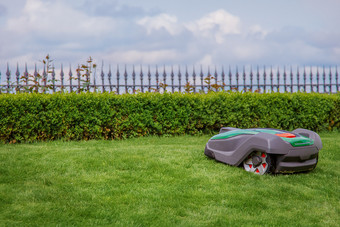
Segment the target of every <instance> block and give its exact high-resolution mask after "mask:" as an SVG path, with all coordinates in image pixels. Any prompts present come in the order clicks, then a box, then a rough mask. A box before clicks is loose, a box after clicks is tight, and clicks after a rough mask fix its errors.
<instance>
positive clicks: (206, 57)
mask: <svg viewBox="0 0 340 227" xmlns="http://www.w3.org/2000/svg"><path fill="white" fill-rule="evenodd" d="M339 10H340V1H339V0H275V1H273V0H239V1H235V0H209V1H206V0H171V1H160V0H72V1H70V0H0V64H1V65H2V66H4V65H6V63H7V62H9V64H11V65H15V64H16V63H17V62H19V63H20V64H23V63H24V62H27V63H28V64H33V63H34V62H39V59H42V58H43V57H44V56H46V54H50V56H51V57H52V59H54V61H55V62H63V63H65V64H80V63H83V62H85V60H86V59H87V58H88V57H89V56H92V57H93V58H94V59H95V60H96V61H98V62H102V61H103V62H105V64H137V65H139V64H143V65H145V64H146V65H147V64H151V65H153V64H159V65H163V64H164V65H178V64H181V65H186V64H188V65H257V64H260V65H263V64H266V65H280V66H283V65H313V66H316V65H337V64H339V63H340V26H339V21H340V13H339Z"/></svg>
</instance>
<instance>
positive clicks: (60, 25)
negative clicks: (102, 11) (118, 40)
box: [7, 0, 115, 40]
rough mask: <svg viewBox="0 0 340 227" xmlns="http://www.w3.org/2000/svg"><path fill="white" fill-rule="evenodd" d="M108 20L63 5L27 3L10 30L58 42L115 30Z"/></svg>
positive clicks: (31, 0)
mask: <svg viewBox="0 0 340 227" xmlns="http://www.w3.org/2000/svg"><path fill="white" fill-rule="evenodd" d="M114 26H115V21H114V20H112V19H111V18H109V17H90V16H87V15H86V14H84V13H83V12H81V11H77V10H75V9H72V8H70V7H69V6H68V5H66V4H63V3H62V2H50V1H42V0H27V2H26V4H25V7H24V8H23V11H22V14H21V16H20V17H15V18H10V19H9V20H8V24H7V29H8V30H9V31H11V32H16V33H18V34H29V35H36V36H40V37H41V36H42V37H48V38H51V39H53V40H55V39H68V38H70V37H79V38H82V37H84V36H85V37H96V36H99V35H102V34H103V33H108V32H110V31H112V30H113V28H114Z"/></svg>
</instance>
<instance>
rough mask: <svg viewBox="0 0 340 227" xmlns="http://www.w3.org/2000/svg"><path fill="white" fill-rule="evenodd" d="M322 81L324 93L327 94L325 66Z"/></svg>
mask: <svg viewBox="0 0 340 227" xmlns="http://www.w3.org/2000/svg"><path fill="white" fill-rule="evenodd" d="M322 81H323V92H324V93H326V71H325V66H324V65H323V66H322Z"/></svg>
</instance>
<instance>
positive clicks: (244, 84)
mask: <svg viewBox="0 0 340 227" xmlns="http://www.w3.org/2000/svg"><path fill="white" fill-rule="evenodd" d="M246 76H247V75H246V66H245V65H243V73H242V77H243V89H244V91H247V85H246Z"/></svg>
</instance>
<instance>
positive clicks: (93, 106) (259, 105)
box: [0, 92, 340, 143]
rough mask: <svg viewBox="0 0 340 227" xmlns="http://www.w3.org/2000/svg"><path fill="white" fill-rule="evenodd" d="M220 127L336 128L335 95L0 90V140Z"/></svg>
mask: <svg viewBox="0 0 340 227" xmlns="http://www.w3.org/2000/svg"><path fill="white" fill-rule="evenodd" d="M222 126H231V127H240V128H251V127H269V128H279V129H286V130H293V129H296V128H307V129H311V130H314V131H320V130H336V129H338V128H340V94H333V95H329V94H317V93H312V94H306V93H294V94H289V93H284V94H281V93H267V94H258V93H226V92H224V93H223V92H218V93H209V94H182V93H165V94H159V93H140V94H137V95H131V94H125V95H114V94H109V93H104V94H101V93H81V94H75V93H64V94H16V95H13V94H1V95H0V141H1V142H2V143H15V142H32V141H44V140H55V139H65V140H89V139H121V138H130V137H137V136H146V135H182V134H192V135H196V134H202V133H212V132H216V131H218V130H219V129H220V127H222Z"/></svg>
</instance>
